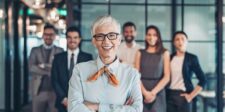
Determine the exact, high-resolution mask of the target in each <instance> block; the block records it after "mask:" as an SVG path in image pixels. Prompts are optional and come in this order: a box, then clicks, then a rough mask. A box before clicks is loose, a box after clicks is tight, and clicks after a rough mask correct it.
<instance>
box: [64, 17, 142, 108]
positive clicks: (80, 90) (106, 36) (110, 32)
mask: <svg viewBox="0 0 225 112" xmlns="http://www.w3.org/2000/svg"><path fill="white" fill-rule="evenodd" d="M119 33H120V24H119V23H118V22H117V21H116V20H115V19H114V18H112V17H111V16H102V17H99V18H98V19H97V20H96V21H95V22H94V23H93V25H92V36H93V38H92V43H93V45H94V46H95V47H96V48H97V49H98V57H97V59H96V60H93V61H88V62H84V63H79V64H77V65H76V66H75V68H74V71H73V75H72V77H71V79H70V82H69V94H68V100H69V104H68V111H69V112H142V109H143V104H142V95H141V87H140V74H139V73H138V71H137V70H135V69H134V68H132V67H130V66H129V65H127V64H122V63H120V61H119V59H118V57H117V56H116V53H117V50H118V47H119V45H120V42H121V36H120V34H119Z"/></svg>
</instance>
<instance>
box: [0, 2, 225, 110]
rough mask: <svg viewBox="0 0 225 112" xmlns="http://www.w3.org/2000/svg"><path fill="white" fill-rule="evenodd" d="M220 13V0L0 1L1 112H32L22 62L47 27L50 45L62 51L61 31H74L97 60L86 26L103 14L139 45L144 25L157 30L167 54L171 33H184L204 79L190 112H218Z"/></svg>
mask: <svg viewBox="0 0 225 112" xmlns="http://www.w3.org/2000/svg"><path fill="white" fill-rule="evenodd" d="M224 10H225V0H0V52H1V53H0V112H31V110H30V108H31V107H30V105H31V104H30V103H31V100H32V99H31V92H30V81H31V76H30V75H29V73H28V64H27V63H28V57H29V55H30V50H31V48H32V47H34V46H38V45H40V44H42V39H41V37H42V33H43V30H42V29H43V26H44V24H45V23H46V22H48V23H51V24H53V25H54V26H55V27H56V28H57V30H58V34H57V39H56V41H55V44H56V45H59V46H61V47H63V48H64V50H66V39H65V30H66V27H68V26H70V25H75V26H77V27H78V28H79V29H80V30H81V32H82V38H83V42H82V47H81V49H82V50H83V51H86V52H89V53H92V54H93V55H94V57H96V53H97V51H96V50H95V48H94V47H93V46H92V44H91V33H90V26H91V23H92V22H93V20H95V19H96V17H98V16H100V15H107V14H110V15H112V16H113V17H115V18H116V19H117V20H119V22H120V23H121V24H123V23H125V22H126V21H132V22H134V23H135V24H136V25H137V31H138V36H137V38H136V40H137V42H138V43H139V44H142V45H144V35H145V28H146V26H148V25H151V24H153V25H156V26H158V27H159V29H160V30H161V34H162V38H163V44H164V46H165V47H166V48H167V49H169V50H170V52H173V51H174V48H173V47H172V43H171V38H172V34H173V32H175V31H177V30H184V31H185V32H186V33H187V34H188V36H189V45H188V51H189V52H191V53H194V54H196V55H197V56H198V57H199V61H200V64H201V66H202V68H203V71H204V72H205V75H206V77H207V79H208V81H207V84H206V87H205V89H204V91H203V92H202V93H201V94H200V95H199V96H198V102H197V105H196V107H195V111H196V112H223V108H224V104H223V101H224V100H223V99H224V98H225V97H224V96H223V91H224V90H225V89H224V74H225V67H224V66H223V64H225V50H224V48H225V47H224V46H225V38H224V34H223V33H224V31H225V30H224V28H223V25H224V23H225V15H224V14H225V11H224ZM195 80H196V78H195V77H193V81H195ZM195 82H196V81H195ZM224 112H225V109H224Z"/></svg>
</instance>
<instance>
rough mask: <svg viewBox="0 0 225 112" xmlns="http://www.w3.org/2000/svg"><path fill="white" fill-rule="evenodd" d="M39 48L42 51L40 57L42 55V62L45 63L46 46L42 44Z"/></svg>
mask: <svg viewBox="0 0 225 112" xmlns="http://www.w3.org/2000/svg"><path fill="white" fill-rule="evenodd" d="M39 48H40V51H41V52H40V57H41V58H40V60H41V62H42V63H45V60H44V57H45V55H46V54H45V53H44V52H45V51H44V46H43V45H41V46H40V47H39Z"/></svg>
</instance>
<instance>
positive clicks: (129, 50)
mask: <svg viewBox="0 0 225 112" xmlns="http://www.w3.org/2000/svg"><path fill="white" fill-rule="evenodd" d="M136 36H137V31H136V25H135V24H134V23H133V22H126V23H125V24H124V25H123V37H124V40H125V42H123V43H122V44H121V45H120V47H119V51H118V57H119V59H120V61H121V62H122V63H126V64H128V65H131V66H132V67H134V60H135V54H136V52H137V51H138V50H139V49H140V48H141V46H140V45H139V44H137V43H136V42H135V38H136Z"/></svg>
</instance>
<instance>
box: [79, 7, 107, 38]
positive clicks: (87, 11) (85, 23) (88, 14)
mask: <svg viewBox="0 0 225 112" xmlns="http://www.w3.org/2000/svg"><path fill="white" fill-rule="evenodd" d="M81 13H82V17H81V32H82V38H83V39H91V38H92V36H91V25H92V23H93V22H94V20H95V19H96V18H97V17H98V16H103V15H107V14H108V6H107V5H82V11H81Z"/></svg>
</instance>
